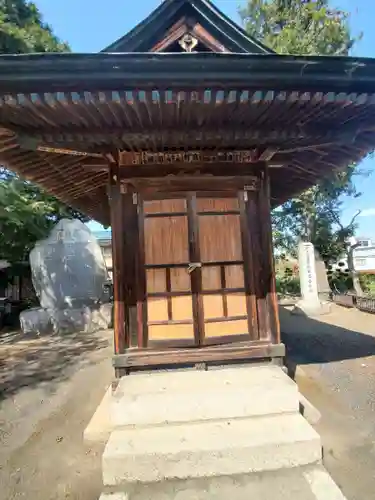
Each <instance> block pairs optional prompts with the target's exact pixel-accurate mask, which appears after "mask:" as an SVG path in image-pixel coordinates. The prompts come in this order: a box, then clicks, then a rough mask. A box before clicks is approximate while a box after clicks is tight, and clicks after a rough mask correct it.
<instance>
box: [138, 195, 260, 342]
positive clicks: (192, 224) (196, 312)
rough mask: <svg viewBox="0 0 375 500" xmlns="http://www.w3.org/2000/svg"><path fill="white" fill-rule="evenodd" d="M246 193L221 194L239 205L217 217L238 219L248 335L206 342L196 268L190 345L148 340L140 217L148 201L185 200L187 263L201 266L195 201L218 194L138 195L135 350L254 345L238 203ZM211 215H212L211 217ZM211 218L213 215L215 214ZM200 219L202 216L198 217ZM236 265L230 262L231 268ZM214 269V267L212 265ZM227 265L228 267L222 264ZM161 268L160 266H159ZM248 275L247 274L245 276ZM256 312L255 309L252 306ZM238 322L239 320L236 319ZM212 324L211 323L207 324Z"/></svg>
mask: <svg viewBox="0 0 375 500" xmlns="http://www.w3.org/2000/svg"><path fill="white" fill-rule="evenodd" d="M245 193H246V191H243V190H239V189H236V190H228V191H226V192H225V197H228V198H235V199H237V200H238V203H239V210H235V211H231V210H229V211H224V212H222V213H220V215H223V216H225V215H228V214H231V213H232V212H235V215H238V216H239V219H240V237H241V242H240V244H241V247H242V261H241V262H238V264H241V265H243V267H244V279H245V282H244V292H245V294H246V319H247V323H248V333H246V334H239V335H223V336H221V337H213V338H211V339H210V338H209V337H207V338H206V336H205V317H204V309H203V296H204V295H207V294H208V292H207V291H206V292H205V291H204V290H203V286H202V267H198V268H197V269H195V270H194V271H193V272H192V274H191V276H190V279H191V297H192V307H193V327H194V342H192V341H189V340H182V339H181V340H178V339H173V340H170V339H163V340H153V341H150V340H149V333H148V327H149V325H148V315H147V297H148V295H147V290H146V274H147V269H148V266H147V265H146V262H145V227H144V221H145V218H146V216H145V214H144V202H145V201H148V200H162V199H168V198H169V199H172V198H176V199H177V198H178V199H185V200H186V214H187V223H188V238H189V241H188V244H189V259H190V260H189V262H201V256H200V241H199V214H198V209H197V199H198V198H199V197H200V196H198V195H201V197H204V198H207V197H213V195H215V196H216V197H218V198H220V197H221V196H222V194H221V193H213V192H210V191H206V190H204V189H201V190H199V191H185V192H183V191H180V192H178V193H172V192H166V193H163V192H158V193H155V194H154V195H149V196H147V197H143V196H142V194H141V193H139V195H138V200H137V202H138V227H139V252H138V259H137V267H138V270H137V276H138V281H137V288H138V291H137V297H138V300H137V318H138V321H137V325H138V347H139V348H143V349H148V348H176V347H195V348H198V347H207V346H212V345H221V344H232V343H236V342H245V343H246V342H248V341H257V340H259V332H258V322H257V321H256V320H254V316H255V318H256V310H255V313H254V309H253V306H254V300H253V290H254V288H252V284H253V279H251V278H250V277H249V276H246V275H247V274H248V272H249V273H251V274H252V276H253V269H252V264H251V262H250V263H249V262H248V259H249V255H251V252H248V251H247V249H248V246H247V243H246V241H248V240H249V237H250V235H249V234H248V233H249V226H248V224H243V219H244V217H246V212H245V205H244V204H243V203H242V201H243V200H244V199H245ZM205 215H210V213H209V212H205ZM212 215H214V214H212ZM215 215H217V214H216V212H215ZM165 216H166V217H168V216H173V213H171V214H166V215H165ZM201 216H203V215H202V214H201ZM236 262H237V261H233V263H234V264H235V263H236ZM213 265H214V264H213ZM215 265H220V263H215ZM226 265H228V263H226ZM171 267H172V266H168V265H165V269H166V272H167V269H170V268H171ZM163 268H164V266H163ZM247 271H248V272H247ZM224 290H225V288H223V289H222V288H220V289H218V290H217V291H212V293H214V292H218V293H219V292H222V293H225V292H224ZM255 309H256V305H255ZM239 319H242V318H239ZM207 322H213V321H209V320H208V321H207Z"/></svg>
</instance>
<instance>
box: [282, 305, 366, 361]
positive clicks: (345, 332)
mask: <svg viewBox="0 0 375 500" xmlns="http://www.w3.org/2000/svg"><path fill="white" fill-rule="evenodd" d="M279 314H280V326H281V332H282V333H281V337H282V341H283V342H284V343H285V346H286V351H287V358H289V359H293V361H294V362H295V363H297V364H312V363H329V362H331V361H342V360H345V359H356V358H364V357H367V356H372V355H375V337H373V336H371V335H366V334H364V333H360V332H358V331H355V330H349V329H346V328H343V327H340V326H335V325H332V324H328V323H323V322H321V321H319V320H318V319H313V318H310V317H307V316H303V315H294V314H291V312H290V311H289V310H288V309H286V308H285V307H280V308H279ZM374 324H375V316H374ZM374 330H375V327H374Z"/></svg>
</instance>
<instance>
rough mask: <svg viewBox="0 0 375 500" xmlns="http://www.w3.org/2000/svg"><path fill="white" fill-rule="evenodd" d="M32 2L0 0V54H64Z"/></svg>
mask: <svg viewBox="0 0 375 500" xmlns="http://www.w3.org/2000/svg"><path fill="white" fill-rule="evenodd" d="M68 51H69V47H68V45H67V44H66V43H63V42H61V41H60V40H59V39H58V38H57V37H56V36H55V35H54V34H53V32H52V29H51V27H50V26H49V25H48V24H46V23H45V22H43V19H42V16H41V13H40V12H39V10H38V8H37V6H36V5H35V3H33V2H27V1H25V0H0V53H2V54H24V53H29V52H68Z"/></svg>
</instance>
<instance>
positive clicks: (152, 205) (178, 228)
mask: <svg viewBox="0 0 375 500" xmlns="http://www.w3.org/2000/svg"><path fill="white" fill-rule="evenodd" d="M246 200H247V193H246V192H244V191H239V192H236V193H233V194H232V195H231V196H226V197H218V196H215V195H212V194H210V193H204V192H203V193H202V192H199V193H195V192H193V193H184V194H178V195H168V197H167V198H165V197H160V199H152V200H147V199H139V200H138V204H139V217H140V226H139V229H140V238H141V247H142V251H141V255H142V260H141V262H140V265H141V267H142V269H141V275H142V276H143V278H142V281H143V287H144V290H143V293H142V294H141V295H142V300H140V301H139V308H140V309H141V310H140V311H139V313H140V314H139V315H138V317H142V318H143V321H142V326H141V329H142V332H141V335H142V336H143V347H156V346H160V347H161V346H165V347H183V346H186V347H188V346H195V347H199V346H204V345H213V344H224V343H231V342H238V341H247V340H256V339H257V338H258V332H257V331H255V330H256V324H255V323H254V320H253V315H254V308H256V306H255V305H254V290H252V283H251V279H249V277H250V272H251V269H249V266H250V262H249V261H248V255H246V254H247V253H248V252H249V249H248V247H247V243H246V242H247V238H248V234H247V231H248V224H247V223H246Z"/></svg>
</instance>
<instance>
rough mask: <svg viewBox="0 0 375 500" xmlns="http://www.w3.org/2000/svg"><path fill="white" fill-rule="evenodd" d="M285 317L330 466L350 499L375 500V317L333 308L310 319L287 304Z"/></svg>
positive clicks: (291, 355)
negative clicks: (318, 316) (291, 310)
mask: <svg viewBox="0 0 375 500" xmlns="http://www.w3.org/2000/svg"><path fill="white" fill-rule="evenodd" d="M280 320H281V326H282V331H283V340H284V342H285V344H286V346H287V352H288V359H289V364H290V366H291V367H292V368H294V369H295V378H296V381H297V383H298V385H299V388H300V391H301V392H302V393H303V394H304V395H305V396H306V397H307V398H308V399H309V401H310V402H311V403H312V404H314V405H315V406H316V408H318V409H319V411H320V412H321V414H322V419H321V421H320V422H319V424H317V425H316V429H317V431H318V432H319V433H320V435H321V437H322V441H323V449H324V463H325V466H326V468H327V469H328V471H329V472H330V474H331V475H332V477H333V478H334V480H335V481H336V483H337V484H338V485H339V486H340V487H341V489H342V491H343V492H344V494H345V495H346V497H347V499H348V500H373V499H375V315H371V314H366V313H362V312H360V311H357V310H355V309H345V308H343V307H340V306H333V308H332V313H331V314H329V315H326V316H321V317H320V318H316V319H311V318H306V317H297V316H293V315H291V314H290V311H288V310H287V309H285V308H283V309H281V311H280ZM292 371H294V370H293V369H292ZM291 375H293V373H292V374H291Z"/></svg>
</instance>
